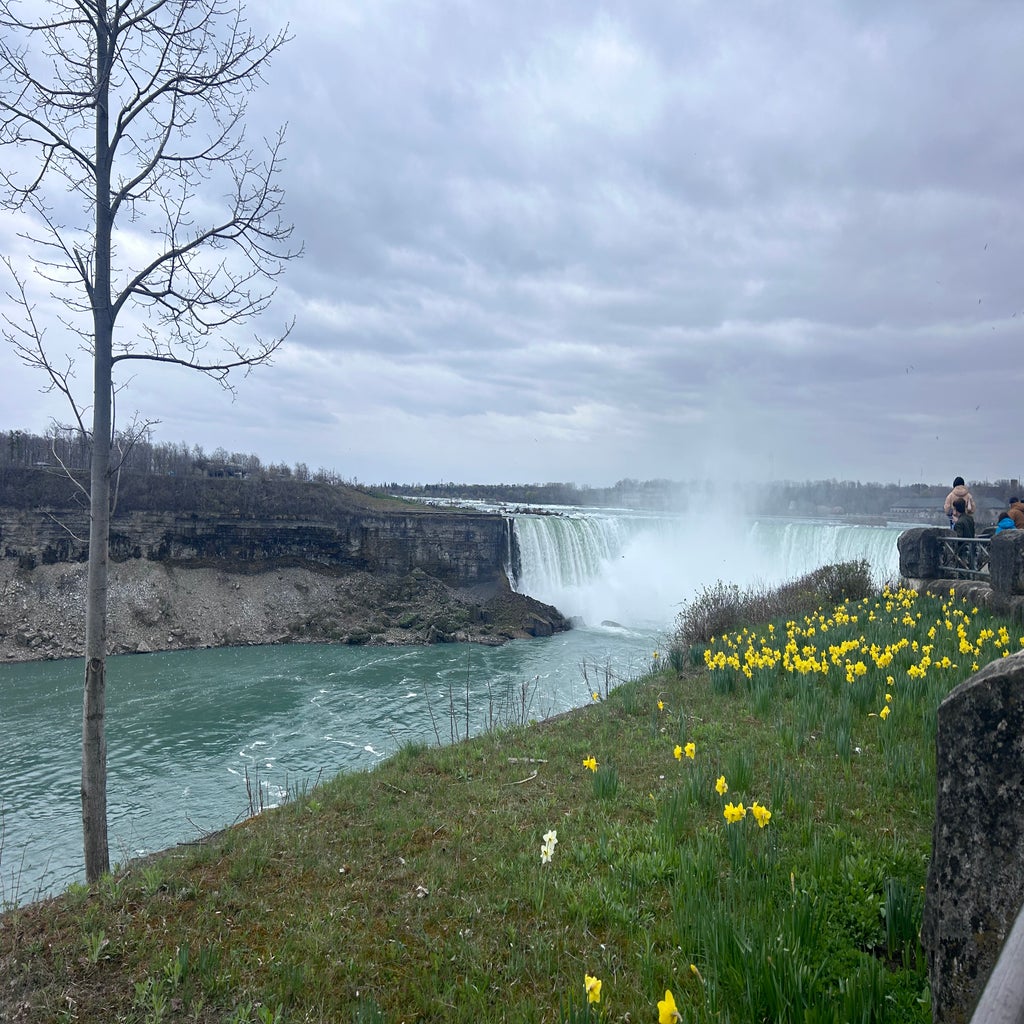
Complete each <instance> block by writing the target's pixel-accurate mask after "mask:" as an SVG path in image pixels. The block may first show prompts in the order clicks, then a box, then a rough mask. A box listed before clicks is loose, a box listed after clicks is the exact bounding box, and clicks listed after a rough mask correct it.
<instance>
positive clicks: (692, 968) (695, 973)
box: [690, 964, 704, 985]
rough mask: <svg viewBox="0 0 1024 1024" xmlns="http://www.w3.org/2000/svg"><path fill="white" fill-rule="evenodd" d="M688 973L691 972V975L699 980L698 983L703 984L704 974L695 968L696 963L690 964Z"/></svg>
mask: <svg viewBox="0 0 1024 1024" xmlns="http://www.w3.org/2000/svg"><path fill="white" fill-rule="evenodd" d="M690 973H691V974H692V975H693V976H694V977H696V978H697V980H698V981H699V982H700V983H701V984H702V985H703V984H704V976H703V975H702V974H701V973H700V971H698V970H697V965H696V964H690Z"/></svg>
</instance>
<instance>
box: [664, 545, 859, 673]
mask: <svg viewBox="0 0 1024 1024" xmlns="http://www.w3.org/2000/svg"><path fill="white" fill-rule="evenodd" d="M876 590H877V588H876V586H875V584H874V582H873V580H872V578H871V566H870V564H869V563H868V562H867V561H865V560H864V559H860V560H858V561H851V562H840V563H838V564H836V565H825V566H822V567H821V568H820V569H815V570H814V571H813V572H810V573H808V574H807V575H805V576H801V577H800V578H799V579H796V580H792V581H790V582H788V583H784V584H782V585H781V586H777V587H765V586H763V585H760V586H752V587H748V588H746V589H741V588H740V587H738V586H736V584H734V583H733V584H726V583H723V582H722V581H721V580H718V581H717V582H716V583H714V584H712V585H710V586H706V587H704V588H703V589H702V590H701V591H700V592H699V593H698V594H697V596H696V597H694V598H693V599H691V600H690V601H686V602H684V603H683V608H682V611H680V613H679V615H678V616H677V617H676V629H675V634H674V636H673V639H672V643H671V646H670V648H669V661H670V663H671V664H672V665H673V666H675V665H678V664H681V663H682V662H683V660H684V657H685V652H686V651H687V650H689V649H690V648H693V647H696V646H699V645H701V644H707V643H710V642H711V640H712V639H714V637H716V636H720V635H721V634H723V633H729V632H732V631H734V630H736V629H739V628H741V627H742V626H745V625H748V624H751V623H759V622H773V621H777V620H779V619H783V620H784V619H792V618H799V617H801V616H803V615H806V614H807V613H809V612H812V611H814V610H815V609H816V608H818V607H820V606H821V605H825V606H831V605H834V604H838V603H840V602H842V601H844V600H851V601H859V600H861V599H862V598H865V597H869V596H871V595H872V594H874V593H875V592H876Z"/></svg>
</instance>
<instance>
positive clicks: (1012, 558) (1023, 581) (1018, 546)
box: [988, 530, 1024, 594]
mask: <svg viewBox="0 0 1024 1024" xmlns="http://www.w3.org/2000/svg"><path fill="white" fill-rule="evenodd" d="M988 571H989V575H990V578H991V580H992V589H993V590H995V591H997V592H998V593H1000V594H1024V530H1004V531H1003V532H1002V533H999V534H997V535H996V536H995V537H993V538H992V540H991V542H990V547H989V559H988Z"/></svg>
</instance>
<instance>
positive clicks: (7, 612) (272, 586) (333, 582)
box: [0, 559, 569, 661]
mask: <svg viewBox="0 0 1024 1024" xmlns="http://www.w3.org/2000/svg"><path fill="white" fill-rule="evenodd" d="M85 578H86V567H85V565H83V564H80V563H76V564H72V565H68V564H56V565H44V566H38V567H37V568H35V569H33V570H25V569H19V568H18V567H17V564H16V562H15V561H13V560H10V559H0V594H2V595H3V600H2V601H0V659H3V660H7V661H30V660H38V659H44V658H68V657H79V656H81V655H82V652H83V650H84V639H85V638H84V621H85V617H84V608H85ZM568 628H569V623H568V622H567V621H566V620H565V618H564V617H563V616H562V615H561V614H560V613H559V612H558V611H557V610H556V609H555V608H552V607H550V606H549V605H545V604H542V603H541V602H539V601H535V600H533V599H532V598H529V597H526V596H525V595H523V594H516V593H513V592H512V590H511V588H510V587H509V585H508V581H507V579H504V577H502V579H501V580H500V581H499V582H497V583H496V584H495V585H494V586H493V587H488V588H483V589H481V588H477V589H476V590H475V591H474V590H466V589H459V588H453V587H449V586H448V585H447V584H445V583H443V582H442V581H440V580H438V579H436V578H435V577H432V576H430V575H429V574H428V573H426V572H424V571H423V570H420V569H417V570H413V571H412V572H410V573H406V574H404V575H401V576H398V575H391V574H373V573H367V572H353V573H333V574H332V573H324V572H316V571H313V570H311V569H309V568H303V567H295V566H290V567H281V568H277V569H272V570H269V571H265V572H246V573H236V572H229V571H226V570H225V569H217V568H212V567H209V566H204V567H194V568H182V567H180V566H172V565H167V564H165V563H160V562H151V561H147V560H144V559H133V560H130V561H127V562H120V563H115V564H113V565H111V567H110V602H109V632H108V635H109V641H110V653H111V654H130V653H142V652H146V651H163V650H181V649H191V648H198V647H224V646H238V645H249V644H269V643H347V644H377V645H380V644H388V645H395V644H422V643H450V642H457V641H474V642H478V643H487V644H500V643H504V642H505V641H506V640H510V639H515V638H521V637H530V636H550V635H551V634H552V633H555V632H559V631H561V630H564V629H568Z"/></svg>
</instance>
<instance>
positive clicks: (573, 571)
mask: <svg viewBox="0 0 1024 1024" xmlns="http://www.w3.org/2000/svg"><path fill="white" fill-rule="evenodd" d="M510 518H511V521H512V526H513V530H514V531H515V536H516V540H517V543H518V547H519V560H520V567H519V575H518V578H517V580H516V581H515V586H516V589H517V590H519V591H520V592H521V593H524V594H529V595H530V596H531V597H535V598H537V599H538V600H541V601H545V602H547V603H548V604H552V605H554V606H555V607H556V608H558V609H559V611H561V612H562V613H563V614H564V615H568V616H572V617H576V618H578V619H581V620H582V621H583V622H585V623H586V624H587V625H592V626H596V625H598V624H600V623H602V622H613V623H615V624H618V625H626V626H643V627H650V626H655V627H657V628H661V627H664V626H668V625H670V624H671V622H672V620H673V619H674V617H675V615H676V613H677V612H678V610H679V606H680V604H681V603H682V602H683V601H685V600H687V599H688V598H690V597H692V596H693V595H695V594H696V593H698V592H699V591H700V590H701V589H703V588H704V587H705V586H709V585H712V584H714V583H715V582H716V581H717V580H722V581H724V582H726V583H736V584H738V585H739V586H741V587H743V586H751V585H760V584H766V585H769V586H771V585H774V584H777V583H782V582H785V581H787V580H791V579H794V578H795V577H797V576H802V575H804V574H805V573H807V572H810V571H812V570H813V569H817V568H819V567H820V566H822V565H829V564H832V563H835V562H847V561H851V560H854V559H866V560H867V562H868V563H869V564H870V565H871V569H872V574H873V576H874V577H875V579H876V581H877V582H879V583H882V582H885V581H887V580H893V579H896V578H897V577H898V575H899V556H898V553H897V549H896V540H897V538H898V537H899V535H900V533H901V532H902V528H901V527H899V526H896V525H889V526H864V525H858V524H853V523H839V522H826V521H795V520H784V519H772V518H744V517H740V516H737V517H735V518H733V519H731V520H723V519H722V518H721V517H708V516H703V517H697V516H694V515H685V516H674V515H664V514H651V513H644V512H634V511H629V510H622V509H615V510H609V509H586V510H572V511H568V510H560V511H559V512H558V513H557V514H552V515H538V514H528V513H516V514H513V515H511V517H510Z"/></svg>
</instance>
